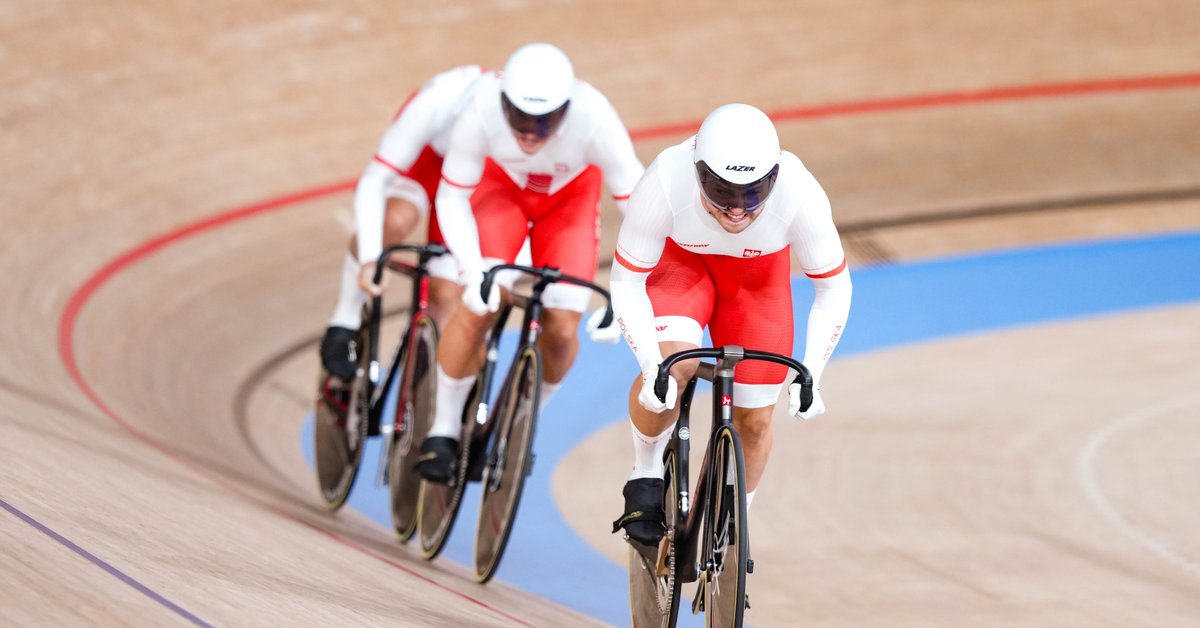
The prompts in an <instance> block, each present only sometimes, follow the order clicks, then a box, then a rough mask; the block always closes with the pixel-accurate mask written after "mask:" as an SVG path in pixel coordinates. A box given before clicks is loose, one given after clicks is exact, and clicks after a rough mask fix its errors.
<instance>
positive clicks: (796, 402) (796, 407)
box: [788, 384, 825, 421]
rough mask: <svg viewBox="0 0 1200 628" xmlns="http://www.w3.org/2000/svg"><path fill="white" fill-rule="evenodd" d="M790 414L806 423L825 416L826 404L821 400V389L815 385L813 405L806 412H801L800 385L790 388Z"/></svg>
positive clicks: (793, 385)
mask: <svg viewBox="0 0 1200 628" xmlns="http://www.w3.org/2000/svg"><path fill="white" fill-rule="evenodd" d="M788 414H790V415H792V416H794V417H796V418H797V419H803V420H805V421H807V420H809V419H812V418H815V417H818V416H820V415H822V414H825V402H824V401H822V400H821V389H820V387H818V386H816V385H815V384H814V385H813V400H812V405H810V406H809V407H808V410H805V411H804V412H801V411H800V384H792V385H790V386H788Z"/></svg>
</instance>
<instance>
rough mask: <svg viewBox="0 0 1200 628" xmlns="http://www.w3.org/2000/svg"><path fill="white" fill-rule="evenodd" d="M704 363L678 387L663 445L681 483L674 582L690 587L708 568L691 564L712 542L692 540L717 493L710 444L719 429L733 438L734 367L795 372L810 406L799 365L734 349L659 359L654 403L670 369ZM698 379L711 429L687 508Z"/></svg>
mask: <svg viewBox="0 0 1200 628" xmlns="http://www.w3.org/2000/svg"><path fill="white" fill-rule="evenodd" d="M705 358H710V359H716V360H717V363H716V364H713V363H709V362H701V363H700V364H699V365H697V367H696V374H695V376H693V377H692V379H691V380H689V381H688V383H687V386H685V387H684V390H683V393H682V394H681V395H680V397H679V404H680V405H679V408H680V409H679V420H678V421H677V422H676V425H675V431H674V433H673V434H672V436H671V442H670V443H669V445H668V448H669V449H670V450H671V451H673V452H674V453H675V456H676V459H677V460H678V467H679V469H678V471H679V473H680V478H681V480H682V481H681V482H680V494H679V495H678V496H676V499H678V500H679V503H678V506H679V513H680V519H681V520H683V521H684V523H683V527H682V530H679V531H677V532H676V533H677V534H679V535H680V537H679V542H678V543H677V544H676V547H677V548H679V551H680V553H679V555H678V556H676V557H675V565H676V577H677V578H678V579H679V581H680V582H695V581H696V579H697V578H698V577H699V572H700V571H701V570H703V569H707V568H708V566H706V565H700V564H699V563H698V562H697V560H696V556H697V555H701V556H707V555H708V553H709V551H710V550H711V549H712V548H711V547H710V546H709V545H710V543H711V542H712V540H711V535H707V534H706V535H704V537H703V546H702V547H701V546H700V545H699V544H698V543H697V540H698V539H697V537H698V536H699V534H700V529H701V527H702V526H701V524H700V522H701V521H704V520H705V515H706V514H707V513H708V511H709V505H710V504H712V503H713V502H714V497H715V491H716V490H717V489H718V487H716V486H713V485H712V482H710V481H709V478H710V477H711V476H712V474H713V473H714V472H715V468H716V464H717V461H715V460H713V458H712V456H713V449H714V445H715V444H716V442H717V439H718V437H719V436H720V435H721V433H722V432H723V431H724V430H732V431H733V432H734V433H735V434H736V433H737V428H736V427H735V426H734V425H733V373H734V367H735V366H736V365H737V364H738V363H739V362H741V361H742V360H763V361H767V362H775V363H777V364H782V365H784V366H787V367H790V368H792V369H794V370H795V371H796V373H797V375H796V378H795V379H794V380H793V383H798V384H800V386H801V392H800V402H801V406H802V407H807V406H808V405H810V404H811V403H812V388H813V383H812V375H811V374H810V373H809V371H808V368H806V367H805V366H804V365H803V364H801V363H799V362H797V361H796V360H793V359H791V358H788V357H785V356H781V355H777V354H774V353H767V352H763V351H750V350H746V349H743V348H742V347H739V346H736V345H727V346H725V347H719V348H703V349H691V350H687V351H681V352H679V353H675V354H673V355H671V356H670V357H668V358H667V359H665V360H663V362H662V364H661V365H659V369H658V376H657V378H656V379H655V382H654V392H655V394H656V395H658V397H659V399H662V400H665V398H666V393H667V378H668V377H670V370H671V366H673V365H674V364H675V363H677V362H680V361H683V360H689V359H705ZM701 379H704V380H707V381H710V382H712V384H713V395H712V416H713V420H712V429H711V430H710V431H709V437H708V443H707V446H706V447H705V451H704V461H703V463H702V464H701V466H700V476H699V477H698V478H697V481H696V491H695V493H694V494H692V495H691V496H690V500H691V503H689V493H688V490H689V484H688V477H687V470H688V455H689V451H688V450H689V448H690V441H691V432H690V428H689V422H690V419H689V416H690V412H691V405H692V396H693V395H694V394H695V392H696V382H697V381H698V380H701ZM738 440H740V439H738Z"/></svg>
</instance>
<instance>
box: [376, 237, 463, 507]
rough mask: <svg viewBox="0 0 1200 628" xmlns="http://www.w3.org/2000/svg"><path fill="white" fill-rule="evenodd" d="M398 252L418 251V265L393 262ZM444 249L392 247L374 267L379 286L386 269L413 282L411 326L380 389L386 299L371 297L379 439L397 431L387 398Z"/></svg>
mask: <svg viewBox="0 0 1200 628" xmlns="http://www.w3.org/2000/svg"><path fill="white" fill-rule="evenodd" d="M398 252H415V253H417V262H416V263H412V262H405V261H400V260H394V259H392V255H393V254H394V253H398ZM447 252H448V251H447V249H446V247H445V246H442V245H440V244H398V245H395V246H389V247H387V248H385V249H384V250H383V252H382V253H380V254H379V258H378V259H377V260H376V264H375V274H374V276H373V281H374V282H375V284H376V285H378V284H379V282H380V281H381V280H382V279H383V273H384V271H385V269H390V270H393V271H395V272H398V273H400V274H403V275H406V276H408V277H410V278H411V279H412V286H411V299H410V301H409V302H410V303H412V314H411V315H410V316H409V318H408V325H407V326H406V328H405V330H404V334H403V335H402V336H401V339H400V343H399V344H398V345H397V346H396V351H395V353H394V354H393V356H392V360H391V362H390V363H389V366H388V370H387V377H386V379H385V380H384V382H383V385H382V386H381V385H380V384H379V376H380V372H379V367H380V363H379V358H378V355H379V327H380V325H381V322H382V319H383V297H382V295H380V296H374V297H371V312H370V317H369V319H368V325H370V333H369V334H368V337H369V340H368V344H369V346H368V347H367V351H368V352H369V353H368V358H369V360H368V363H367V364H368V366H367V379H366V383H367V389H366V393H367V395H366V398H367V399H369V400H370V401H369V404H370V405H369V406H368V412H367V420H368V421H370V423H368V425H375V426H378V427H379V435H380V436H389V435H390V434H391V433H392V431H393V430H395V429H396V425H395V423H394V422H393V423H388V424H386V425H385V424H384V423H383V420H382V418H383V417H382V415H383V406H384V402H385V400H386V399H387V392H388V391H389V390H391V389H392V386H393V385H394V384H395V382H396V377H397V375H398V374H399V373H400V372H402V371H403V370H404V369H403V368H402V367H403V360H404V356H405V355H406V352H407V350H408V347H410V346H412V342H413V334H415V333H416V330H417V323H419V322H420V320H421V319H422V318H424V317H426V316H428V315H429V277H430V276H429V271H428V269H427V265H428V263H429V260H431V259H433V258H434V257H437V256H439V255H444V254H445V253H447ZM387 443H388V447H385V449H384V452H383V455H381V456H380V462H379V469H378V471H377V472H376V476H375V483H376V484H377V485H383V484H384V482H385V478H386V475H387V461H388V458H389V457H390V455H391V452H390V451H389V450H388V449H389V447H390V445H391V439H390V438H389V439H387Z"/></svg>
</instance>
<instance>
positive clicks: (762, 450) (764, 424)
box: [733, 405, 775, 492]
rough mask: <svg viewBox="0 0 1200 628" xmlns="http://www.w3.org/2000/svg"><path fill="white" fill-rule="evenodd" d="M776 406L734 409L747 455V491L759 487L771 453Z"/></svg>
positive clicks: (736, 424) (734, 422)
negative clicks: (772, 418)
mask: <svg viewBox="0 0 1200 628" xmlns="http://www.w3.org/2000/svg"><path fill="white" fill-rule="evenodd" d="M774 410H775V406H774V405H770V406H767V407H765V408H738V407H734V409H733V425H734V427H736V428H737V430H738V434H740V435H741V437H742V451H743V453H744V454H745V457H746V492H750V491H753V490H755V489H757V488H758V481H759V480H760V479H762V475H763V471H764V470H765V469H766V468H767V458H768V457H769V456H770V455H771V443H772V442H773V440H772V438H773V437H772V432H771V416H772V415H773V414H774Z"/></svg>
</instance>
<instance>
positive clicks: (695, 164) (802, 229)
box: [610, 104, 852, 545]
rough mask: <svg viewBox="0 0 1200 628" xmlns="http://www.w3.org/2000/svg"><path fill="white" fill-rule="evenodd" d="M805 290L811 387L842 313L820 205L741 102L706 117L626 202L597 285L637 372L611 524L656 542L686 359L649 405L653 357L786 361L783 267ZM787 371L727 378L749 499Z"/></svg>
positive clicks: (787, 294)
mask: <svg viewBox="0 0 1200 628" xmlns="http://www.w3.org/2000/svg"><path fill="white" fill-rule="evenodd" d="M789 251H790V256H794V257H795V259H796V261H797V262H798V263H799V267H800V268H801V269H802V270H803V272H804V274H805V275H806V276H807V277H808V278H809V279H810V280H811V281H812V283H813V286H814V287H815V289H816V298H815V299H814V301H813V303H812V305H811V306H810V307H809V310H808V327H807V331H806V335H805V338H806V342H805V350H804V358H803V360H802V362H803V363H804V364H805V366H807V367H808V368H809V369H810V370H811V371H812V375H813V378H814V381H816V382H819V381H820V378H821V375H822V373H823V371H824V370H825V364H826V363H827V362H828V360H829V356H830V354H832V353H833V350H834V347H836V346H837V343H838V340H839V339H840V338H841V336H842V331H843V329H844V328H845V325H846V317H847V315H848V313H849V310H850V299H851V292H852V289H851V283H850V273H849V271H848V270H847V269H846V256H845V253H844V252H843V250H842V244H841V240H840V238H839V236H838V232H837V228H836V227H835V226H834V224H833V218H832V216H831V212H830V207H829V199H828V197H826V195H825V192H824V191H823V190H822V189H821V186H820V184H818V183H817V181H816V179H814V178H813V176H812V174H810V173H809V172H808V170H806V169H805V167H804V164H802V163H801V162H800V160H799V159H797V158H796V156H795V155H793V154H792V153H789V152H786V151H782V150H780V147H779V137H778V135H777V134H776V131H775V126H774V125H773V124H772V123H771V120H770V119H769V118H768V117H767V116H766V114H764V113H763V112H762V111H759V110H758V109H756V108H754V107H751V106H750V105H743V104H733V105H725V106H722V107H719V108H717V109H716V110H714V111H713V112H712V113H710V114H709V115H708V117H707V118H705V120H704V122H703V124H701V126H700V131H699V132H698V133H697V134H696V136H695V137H692V138H689V139H688V140H687V141H685V142H683V143H681V144H678V145H676V146H672V147H670V148H668V149H666V150H664V151H663V152H662V153H660V154H659V155H658V157H657V158H656V159H655V160H654V162H653V163H652V164H651V165H650V167H649V168H648V169H647V170H646V173H645V175H644V176H643V177H642V180H641V181H640V182H638V184H637V187H636V188H635V189H634V191H633V194H632V195H631V196H630V199H629V207H628V214H627V217H626V219H625V221H624V222H623V224H622V225H621V231H620V234H619V236H618V239H617V250H616V254H615V256H614V261H615V263H614V264H613V272H612V278H611V280H610V288H611V290H612V300H613V309H614V310H615V313H616V318H617V325H618V326H619V328H620V329H622V330H623V331H624V335H625V340H626V341H627V343H628V344H629V347H630V348H631V349H632V350H633V353H634V356H635V357H636V358H637V361H638V365H639V368H640V370H641V374H640V375H639V376H638V377H637V378H636V379H635V380H634V382H633V387H632V389H631V390H630V395H629V415H630V419H631V421H632V423H633V425H632V428H633V449H634V465H633V470H632V472H631V473H630V475H629V480H628V482H627V483H626V484H625V487H624V490H623V493H624V495H625V513H624V515H622V517H620V518H619V519H617V521H615V522H614V524H613V531H614V532H616V531H617V530H618V529H621V528H624V529H625V533H626V534H627V535H628V537H629V538H631V539H633V540H636V541H639V542H641V543H645V544H647V545H655V544H657V543H658V540H659V538H661V537H662V534H663V511H662V495H663V479H662V478H663V462H662V459H663V452H664V450H665V448H666V445H667V441H668V440H669V437H670V434H671V429H672V427H673V426H674V423H675V419H676V418H677V417H678V415H679V413H678V410H676V409H675V402H676V399H677V397H678V392H679V385H680V382H683V383H686V382H687V381H688V380H689V379H691V377H692V375H693V374H694V373H695V369H696V361H694V360H693V361H690V362H685V363H679V364H676V365H675V367H673V369H672V378H671V379H670V380H669V387H670V389H669V391H668V393H667V399H666V401H665V402H662V401H659V400H658V398H657V397H656V396H655V395H654V390H653V388H654V378H655V375H656V374H657V370H658V365H659V363H660V362H662V359H663V357H664V356H667V355H670V354H673V353H676V352H678V351H682V350H685V349H692V348H695V347H698V346H700V343H701V341H702V333H703V329H704V328H705V327H708V330H709V334H710V335H711V337H712V343H713V345H714V346H722V345H731V344H732V345H740V346H743V347H745V348H747V349H756V350H760V351H770V352H774V353H782V354H790V353H791V352H792V341H793V329H792V327H793V325H792V291H791V274H790V267H791V259H790V256H789ZM786 377H787V369H786V367H783V366H780V365H776V364H772V363H766V362H745V363H743V364H741V365H739V367H738V369H737V370H736V372H735V382H734V424H735V425H736V426H737V429H738V431H739V432H740V434H741V437H742V444H743V447H744V450H745V457H746V486H747V490H748V492H749V494H748V496H747V497H748V501H749V500H751V499H752V498H753V495H754V490H755V488H756V487H757V486H758V482H759V479H760V478H761V477H762V473H763V469H764V468H765V467H766V463H767V456H768V454H769V453H770V449H771V415H772V412H773V410H774V406H775V402H776V401H777V399H778V397H779V393H780V389H781V387H782V384H783V382H784V381H785V378H786ZM790 388H791V390H789V413H790V414H791V415H793V416H797V417H799V418H802V419H810V418H813V417H815V416H817V415H819V414H822V413H823V412H824V411H825V404H824V402H823V401H822V400H821V395H820V390H819V388H817V389H815V390H814V399H813V403H812V405H811V407H810V408H809V409H808V410H807V411H805V412H803V413H801V412H800V399H799V386H791V387H790Z"/></svg>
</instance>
